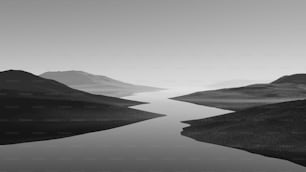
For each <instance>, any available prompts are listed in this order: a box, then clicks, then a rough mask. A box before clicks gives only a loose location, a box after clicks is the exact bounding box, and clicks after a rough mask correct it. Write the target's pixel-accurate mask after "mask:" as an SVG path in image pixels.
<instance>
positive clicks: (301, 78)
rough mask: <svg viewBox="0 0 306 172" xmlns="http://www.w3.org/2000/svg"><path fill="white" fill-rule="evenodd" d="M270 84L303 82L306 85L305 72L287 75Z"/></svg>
mask: <svg viewBox="0 0 306 172" xmlns="http://www.w3.org/2000/svg"><path fill="white" fill-rule="evenodd" d="M272 84H303V85H306V74H295V75H288V76H284V77H281V78H279V79H277V80H276V81H274V82H272Z"/></svg>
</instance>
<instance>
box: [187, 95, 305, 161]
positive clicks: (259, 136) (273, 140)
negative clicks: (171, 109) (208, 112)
mask: <svg viewBox="0 0 306 172" xmlns="http://www.w3.org/2000/svg"><path fill="white" fill-rule="evenodd" d="M185 123H187V124H190V126H189V127H187V128H184V130H183V132H182V135H184V136H187V137H191V138H193V139H195V140H198V141H202V142H207V143H213V144H218V145H223V146H228V147H233V148H238V149H242V150H246V151H249V152H253V153H257V154H262V155H265V156H270V157H276V158H281V159H286V160H289V161H292V162H295V163H297V164H301V165H303V166H306V100H300V101H292V102H285V103H279V104H272V105H265V106H261V107H254V108H250V109H247V110H242V111H239V112H235V113H229V114H226V115H221V116H216V117H211V118H206V119H201V120H193V121H186V122H185Z"/></svg>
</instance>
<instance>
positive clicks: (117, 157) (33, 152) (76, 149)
mask: <svg viewBox="0 0 306 172" xmlns="http://www.w3.org/2000/svg"><path fill="white" fill-rule="evenodd" d="M187 93H189V92H186V91H178V90H165V91H160V92H150V93H140V94H136V95H134V96H130V97H126V98H127V99H131V100H138V101H144V102H148V104H143V105H138V106H134V107H132V108H135V109H140V110H145V111H150V112H154V113H160V114H165V115H166V116H165V117H161V118H156V119H152V120H148V121H144V122H139V123H136V124H132V125H128V126H123V127H119V128H115V129H111V130H106V131H101V132H95V133H90V134H84V135H79V136H74V137H69V138H64V139H56V140H49V141H39V142H31V143H23V144H16V145H6V146H0V171H7V172H10V171H14V172H15V171H23V172H25V171H30V172H33V171H39V172H42V171H46V172H47V171H48V172H51V171H52V172H59V171H63V172H68V171H73V172H81V171H86V172H98V171H100V172H172V171H173V172H302V171H303V172H304V171H305V170H306V168H305V167H302V166H299V165H296V164H294V163H291V162H288V161H285V160H280V159H275V158H269V157H265V156H261V155H257V154H252V153H249V152H245V151H242V150H237V149H232V148H227V147H223V146H218V145H213V144H207V143H202V142H198V141H195V140H193V139H190V138H188V137H184V136H182V135H181V134H180V132H181V131H182V128H183V127H186V126H187V124H183V123H181V121H185V120H192V119H199V118H206V117H210V116H215V115H221V114H224V113H227V112H229V111H225V110H221V109H216V108H209V107H205V106H199V105H194V104H190V103H185V102H179V101H175V100H170V99H168V98H169V97H175V96H179V95H183V94H187Z"/></svg>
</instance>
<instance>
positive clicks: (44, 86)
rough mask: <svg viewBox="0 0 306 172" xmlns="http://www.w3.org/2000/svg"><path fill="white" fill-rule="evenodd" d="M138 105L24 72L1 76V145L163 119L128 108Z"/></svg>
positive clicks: (156, 115)
mask: <svg viewBox="0 0 306 172" xmlns="http://www.w3.org/2000/svg"><path fill="white" fill-rule="evenodd" d="M138 104H141V103H140V102H135V101H130V100H124V99H119V98H114V97H107V96H99V95H93V94H89V93H86V92H83V91H79V90H75V89H72V88H70V87H67V86H65V85H64V84H61V83H58V82H57V81H53V80H49V79H44V78H40V77H38V76H35V75H33V74H31V73H28V72H24V71H15V70H10V71H5V72H0V112H1V113H0V145H1V144H3V145H4V144H14V143H22V142H29V141H40V140H48V139H56V138H63V137H68V136H74V135H78V134H85V133H88V132H94V131H102V130H106V129H111V128H115V127H120V126H124V125H128V124H132V123H135V122H140V121H144V120H148V119H152V118H157V117H161V116H163V115H159V114H154V113H149V112H144V111H140V110H135V109H130V108H128V106H132V105H138Z"/></svg>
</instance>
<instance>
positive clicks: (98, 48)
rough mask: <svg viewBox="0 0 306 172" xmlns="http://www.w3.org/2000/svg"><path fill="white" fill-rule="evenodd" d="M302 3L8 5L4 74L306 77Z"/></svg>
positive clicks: (172, 80) (137, 78)
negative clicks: (11, 71) (66, 72)
mask: <svg viewBox="0 0 306 172" xmlns="http://www.w3.org/2000/svg"><path fill="white" fill-rule="evenodd" d="M305 9H306V1H304V0H1V1H0V26H1V27H0V62H1V63H0V70H7V69H21V70H26V71H29V72H32V73H34V74H40V73H43V72H46V71H63V70H82V71H86V72H89V73H94V74H100V75H106V76H109V77H113V78H115V79H119V80H122V81H126V82H131V83H137V84H145V85H152V86H159V87H167V88H171V87H176V88H178V87H186V88H188V87H205V86H207V85H212V84H214V83H218V82H227V81H231V80H242V81H244V80H247V81H250V82H252V81H258V80H260V81H272V80H274V79H277V78H278V77H280V76H283V75H288V74H294V73H306V65H305V64H306V58H305V57H306V20H305V16H306V10H305Z"/></svg>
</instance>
